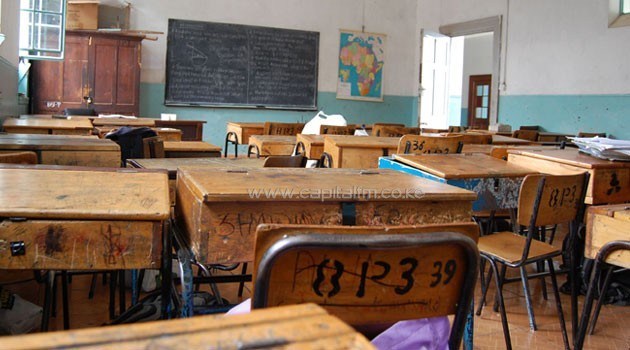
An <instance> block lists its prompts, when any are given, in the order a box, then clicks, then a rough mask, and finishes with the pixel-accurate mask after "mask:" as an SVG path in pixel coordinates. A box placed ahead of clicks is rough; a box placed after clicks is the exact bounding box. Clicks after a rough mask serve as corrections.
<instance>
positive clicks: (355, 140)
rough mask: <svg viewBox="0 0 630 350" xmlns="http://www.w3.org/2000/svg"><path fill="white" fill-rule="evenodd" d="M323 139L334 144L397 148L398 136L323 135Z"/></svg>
mask: <svg viewBox="0 0 630 350" xmlns="http://www.w3.org/2000/svg"><path fill="white" fill-rule="evenodd" d="M324 140H326V141H329V142H330V143H331V144H333V145H335V146H341V147H361V148H381V149H382V148H388V149H392V148H397V147H398V141H399V140H400V137H378V136H353V135H325V136H324Z"/></svg>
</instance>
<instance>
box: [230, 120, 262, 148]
mask: <svg viewBox="0 0 630 350" xmlns="http://www.w3.org/2000/svg"><path fill="white" fill-rule="evenodd" d="M264 126H265V123H244V122H228V123H227V128H226V129H227V131H226V133H228V132H233V133H235V134H236V136H237V138H238V139H237V140H236V141H237V142H238V143H239V144H241V145H247V144H249V138H250V136H252V135H262V134H263V128H264Z"/></svg>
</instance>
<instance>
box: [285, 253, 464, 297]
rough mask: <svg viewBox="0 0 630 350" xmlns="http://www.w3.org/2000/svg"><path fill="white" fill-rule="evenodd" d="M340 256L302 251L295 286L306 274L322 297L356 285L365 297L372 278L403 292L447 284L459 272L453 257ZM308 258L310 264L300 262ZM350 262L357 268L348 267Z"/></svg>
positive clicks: (383, 286)
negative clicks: (422, 276) (419, 277)
mask: <svg viewBox="0 0 630 350" xmlns="http://www.w3.org/2000/svg"><path fill="white" fill-rule="evenodd" d="M341 260H343V261H341ZM341 260H338V259H333V258H330V257H324V258H323V259H320V260H318V259H316V258H314V257H313V256H312V255H311V254H310V253H308V252H299V253H298V254H297V257H296V260H295V261H296V262H297V263H296V265H295V266H294V271H293V280H294V286H295V284H296V280H298V279H303V278H306V279H307V280H308V281H309V283H310V285H311V287H312V292H313V293H315V294H316V295H318V296H320V297H328V298H332V297H334V296H335V295H337V294H339V293H340V292H341V290H342V289H345V288H353V293H354V295H355V296H356V297H357V298H363V297H365V296H366V291H367V290H368V289H369V288H370V287H369V286H368V285H367V282H368V281H370V282H372V283H373V284H375V285H376V286H372V288H378V289H379V290H380V291H383V290H390V291H391V292H392V293H395V294H397V295H401V296H402V295H405V294H407V293H409V291H411V290H412V288H414V286H418V287H419V288H427V287H429V288H435V287H437V286H439V285H444V286H446V285H448V284H449V283H450V282H451V281H452V279H453V277H454V276H455V274H456V272H457V262H456V261H455V260H454V259H446V260H435V259H432V258H430V259H421V258H416V257H411V256H407V257H403V258H396V259H395V260H391V259H388V260H390V261H383V260H374V259H373V258H372V256H368V257H366V258H364V259H361V258H360V257H357V260H356V261H351V260H349V259H348V258H347V257H344V258H341ZM361 260H362V261H361ZM305 261H307V262H308V265H305V266H304V265H301V264H300V263H299V262H305ZM348 263H351V264H352V265H353V266H355V268H348V267H347V266H348ZM357 266H358V267H359V268H358V269H357V268H356V267H357ZM419 268H420V269H419ZM357 270H358V271H357ZM416 271H418V272H420V273H423V274H427V275H430V278H429V279H428V280H427V279H423V280H422V282H419V281H417V280H416V274H414V273H415V272H416ZM342 279H344V280H343V281H342ZM357 280H358V281H357ZM302 281H303V280H302ZM310 281H312V282H310ZM357 282H358V283H357ZM423 284H427V285H423Z"/></svg>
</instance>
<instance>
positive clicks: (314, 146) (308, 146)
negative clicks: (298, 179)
mask: <svg viewBox="0 0 630 350" xmlns="http://www.w3.org/2000/svg"><path fill="white" fill-rule="evenodd" d="M325 136H326V135H304V134H298V135H297V138H296V146H295V147H296V148H297V151H298V152H303V154H304V156H305V157H307V158H308V159H314V160H319V159H320V158H321V157H322V153H324V137H325Z"/></svg>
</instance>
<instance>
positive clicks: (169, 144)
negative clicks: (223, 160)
mask: <svg viewBox="0 0 630 350" xmlns="http://www.w3.org/2000/svg"><path fill="white" fill-rule="evenodd" d="M164 151H165V152H171V151H178V152H186V151H190V152H221V147H219V146H216V145H213V144H211V143H208V142H203V141H180V142H174V141H164Z"/></svg>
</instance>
